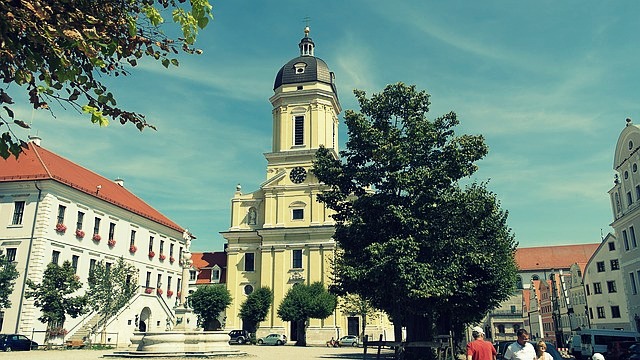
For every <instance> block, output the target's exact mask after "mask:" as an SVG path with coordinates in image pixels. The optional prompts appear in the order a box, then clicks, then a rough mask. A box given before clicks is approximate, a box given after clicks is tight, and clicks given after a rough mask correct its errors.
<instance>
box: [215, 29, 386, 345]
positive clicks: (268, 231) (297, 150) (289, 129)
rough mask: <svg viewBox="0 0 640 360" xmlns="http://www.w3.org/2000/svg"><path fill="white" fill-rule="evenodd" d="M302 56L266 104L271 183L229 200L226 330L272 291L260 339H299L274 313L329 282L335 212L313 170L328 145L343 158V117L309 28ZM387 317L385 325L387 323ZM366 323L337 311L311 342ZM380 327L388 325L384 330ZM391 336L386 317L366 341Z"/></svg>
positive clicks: (315, 323)
mask: <svg viewBox="0 0 640 360" xmlns="http://www.w3.org/2000/svg"><path fill="white" fill-rule="evenodd" d="M298 46H299V48H300V55H299V56H298V57H295V58H293V59H291V60H290V61H288V62H287V63H286V64H285V65H284V66H282V68H280V70H279V71H278V73H277V75H276V78H275V82H274V85H273V91H274V94H273V96H271V98H270V99H269V101H270V102H271V104H272V106H273V110H272V115H273V138H272V149H271V152H268V153H265V154H264V155H265V158H266V160H267V169H266V177H265V180H264V182H262V183H261V184H260V188H259V189H257V190H256V191H253V192H250V193H243V192H242V189H241V187H240V185H238V187H237V188H236V192H235V194H234V196H233V199H232V200H231V226H230V228H229V230H228V231H225V232H222V233H221V234H222V235H223V236H224V238H225V239H226V242H227V243H226V251H227V264H228V268H227V288H228V289H229V292H230V293H231V296H232V298H233V302H232V304H231V305H230V306H229V308H228V309H227V318H226V323H225V328H226V329H228V330H232V329H242V327H243V324H242V320H241V319H240V317H239V316H238V314H239V312H240V306H241V304H242V302H244V300H245V299H246V297H247V296H248V295H249V294H251V293H252V292H253V291H254V290H255V289H257V288H260V287H263V286H266V287H269V288H270V289H271V290H272V291H273V293H274V302H273V305H272V306H271V308H270V309H269V315H268V317H267V319H266V320H265V321H263V322H261V323H260V325H259V329H258V332H257V334H256V335H257V337H261V336H264V335H267V334H269V333H280V334H285V335H287V337H288V339H289V340H290V341H296V340H297V339H296V330H297V329H296V328H295V323H289V322H284V321H282V320H281V319H280V318H278V315H277V309H278V306H279V305H280V302H281V301H282V299H283V298H284V296H285V295H286V293H287V291H288V290H289V289H290V288H291V287H292V286H293V285H294V284H297V283H304V284H311V283H313V282H317V281H320V282H322V283H323V284H325V287H328V285H329V284H331V272H332V261H333V259H334V256H335V252H336V243H335V241H334V240H333V238H332V236H333V233H334V230H335V229H334V221H333V219H332V218H331V214H332V212H331V211H330V210H329V209H328V208H326V207H325V205H324V204H323V203H320V202H319V201H318V200H317V196H318V194H320V193H321V192H322V191H323V186H324V185H323V184H321V183H320V182H319V181H318V179H317V178H316V177H315V176H314V174H313V172H312V171H311V169H312V167H313V160H314V159H315V153H316V151H317V149H318V148H319V147H320V146H321V145H324V146H325V147H326V148H328V149H332V150H333V151H334V154H335V156H336V158H337V157H338V114H340V112H341V111H342V109H341V106H340V101H339V99H338V93H337V89H336V84H335V75H334V73H333V72H332V71H330V70H329V67H328V66H327V64H326V63H325V62H324V61H323V60H322V59H320V58H318V57H316V56H315V55H314V50H315V44H314V42H313V40H312V39H311V38H310V37H309V27H306V28H305V29H304V37H303V38H302V40H301V41H300V43H299V44H298ZM383 318H384V319H385V320H384V321H383ZM361 321H362V319H361V318H360V317H359V316H357V315H356V314H343V313H342V312H340V310H339V309H336V310H335V312H334V314H333V315H332V316H330V317H328V318H327V319H324V320H318V319H311V320H310V322H309V325H308V327H307V333H306V336H307V342H308V343H310V344H314V343H315V344H323V343H324V342H325V341H327V340H328V339H330V338H332V337H334V338H336V339H337V338H339V337H341V336H344V335H359V334H360V329H361V328H362V324H361ZM383 324H384V325H385V326H383ZM381 334H382V335H383V336H385V337H387V336H390V337H393V331H392V326H391V325H390V324H389V323H388V321H386V317H378V318H376V319H373V320H371V321H369V320H368V324H367V335H369V336H373V337H374V338H376V339H377V338H378V337H379V336H380V335H381Z"/></svg>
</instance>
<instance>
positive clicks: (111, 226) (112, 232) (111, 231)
mask: <svg viewBox="0 0 640 360" xmlns="http://www.w3.org/2000/svg"><path fill="white" fill-rule="evenodd" d="M114 236H116V224H114V223H110V224H109V240H113V237H114Z"/></svg>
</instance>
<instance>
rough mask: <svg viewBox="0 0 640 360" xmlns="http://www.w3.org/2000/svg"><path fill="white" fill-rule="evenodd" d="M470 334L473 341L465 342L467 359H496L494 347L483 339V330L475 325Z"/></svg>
mask: <svg viewBox="0 0 640 360" xmlns="http://www.w3.org/2000/svg"><path fill="white" fill-rule="evenodd" d="M471 335H472V336H473V341H470V342H469V343H468V344H467V360H496V348H495V347H493V344H491V343H490V342H489V341H486V340H485V339H484V330H482V328H481V327H479V326H475V327H474V328H472V329H471Z"/></svg>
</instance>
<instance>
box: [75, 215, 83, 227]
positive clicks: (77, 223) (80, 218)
mask: <svg viewBox="0 0 640 360" xmlns="http://www.w3.org/2000/svg"><path fill="white" fill-rule="evenodd" d="M83 221H84V213H83V212H82V211H78V221H77V222H76V229H78V230H82V222H83Z"/></svg>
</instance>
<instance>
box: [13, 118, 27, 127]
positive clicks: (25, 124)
mask: <svg viewBox="0 0 640 360" xmlns="http://www.w3.org/2000/svg"><path fill="white" fill-rule="evenodd" d="M13 123H14V124H16V125H18V126H20V127H21V128H23V129H31V126H29V124H27V123H26V122H24V121H22V120H18V119H16V120H13Z"/></svg>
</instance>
